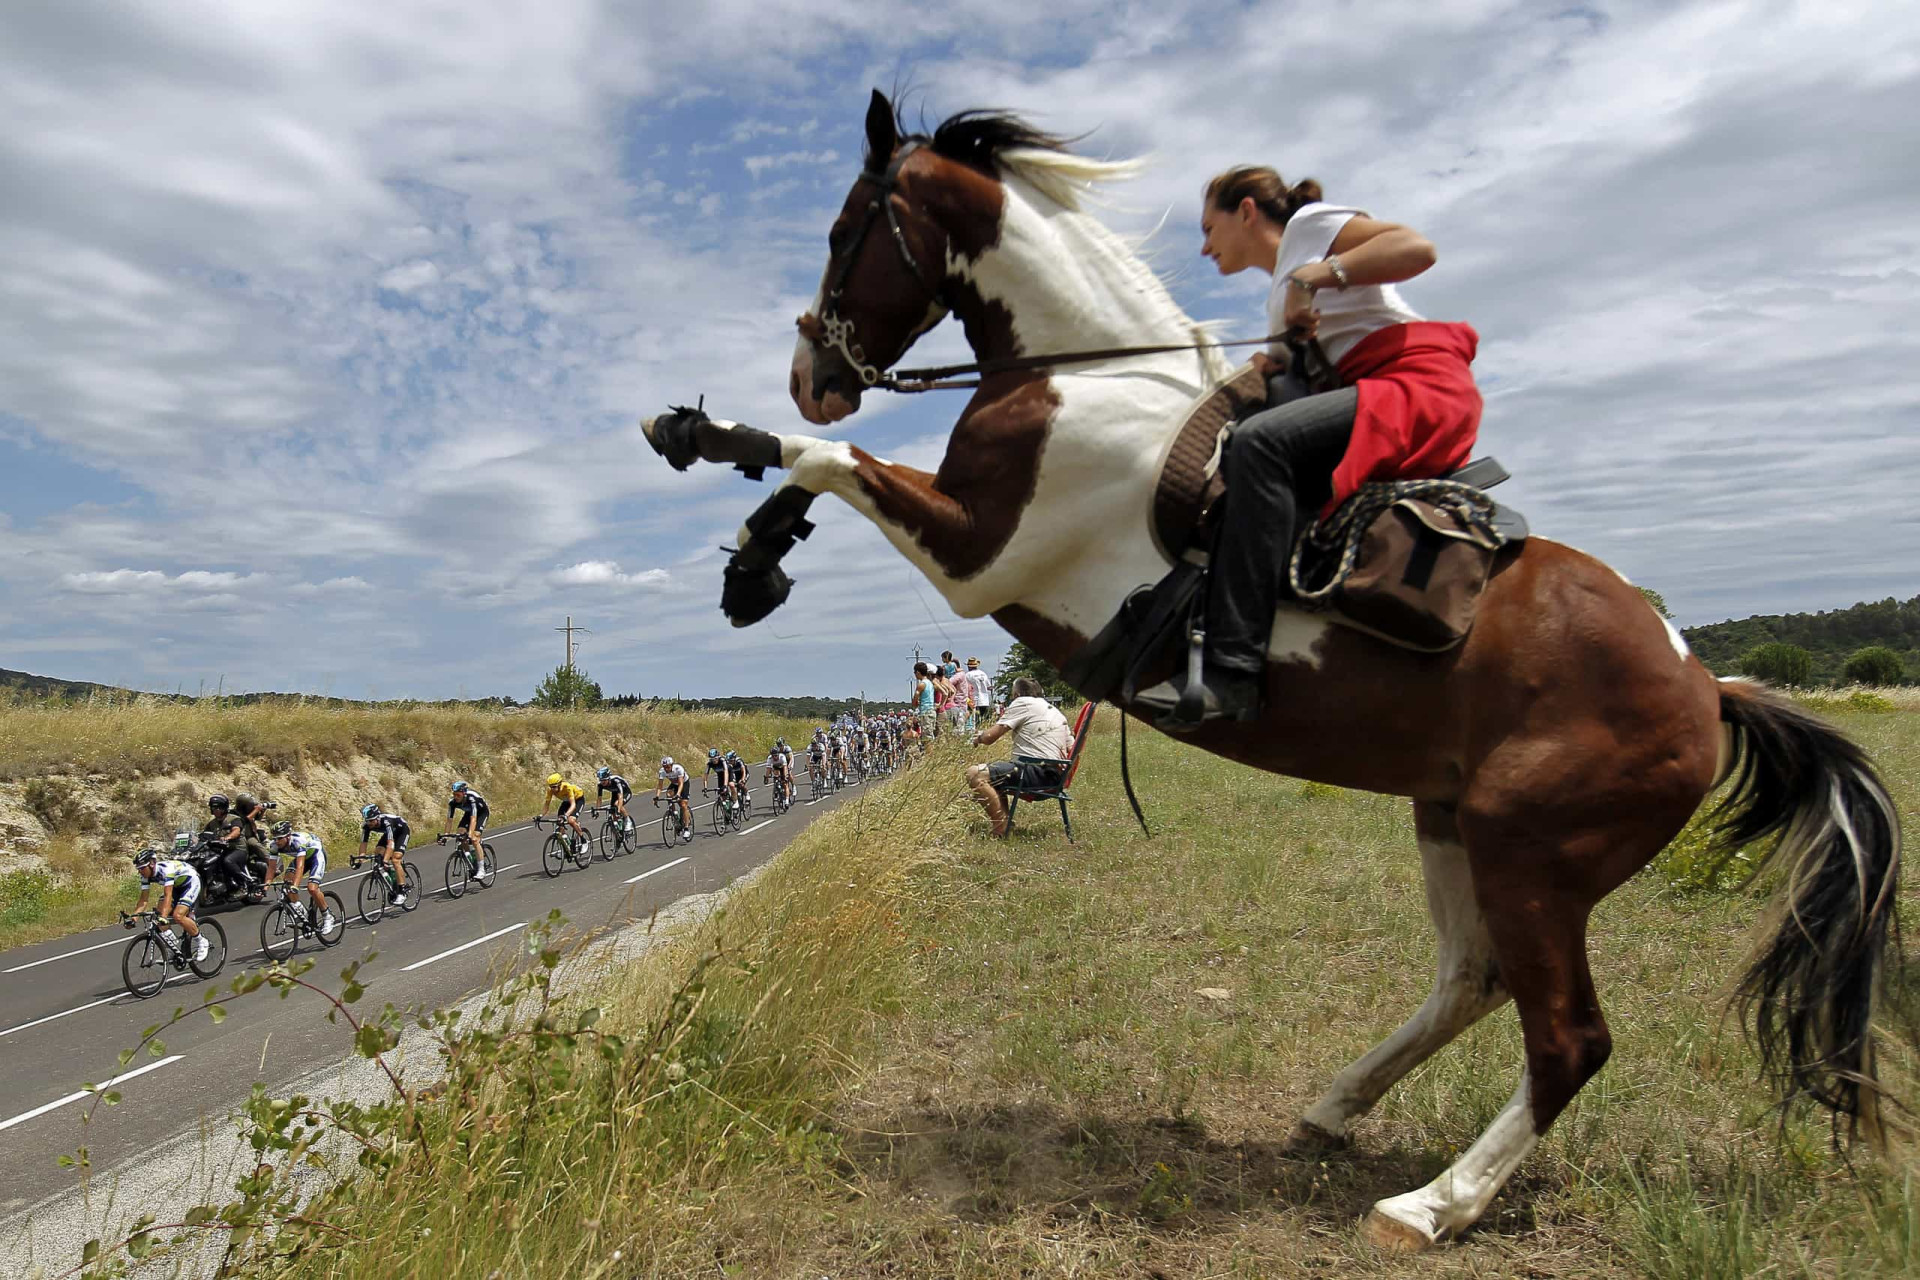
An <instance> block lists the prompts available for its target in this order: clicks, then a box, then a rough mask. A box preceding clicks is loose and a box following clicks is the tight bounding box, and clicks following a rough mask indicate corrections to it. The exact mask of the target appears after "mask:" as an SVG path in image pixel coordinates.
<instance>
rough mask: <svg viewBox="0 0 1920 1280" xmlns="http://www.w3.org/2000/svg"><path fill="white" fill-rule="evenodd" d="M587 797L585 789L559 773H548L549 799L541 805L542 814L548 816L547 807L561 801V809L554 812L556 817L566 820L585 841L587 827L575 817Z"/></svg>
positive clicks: (559, 819) (562, 820)
mask: <svg viewBox="0 0 1920 1280" xmlns="http://www.w3.org/2000/svg"><path fill="white" fill-rule="evenodd" d="M586 798H587V793H586V791H585V790H584V789H582V788H580V787H576V786H574V785H573V784H572V783H571V782H568V781H567V780H566V779H565V778H562V777H561V776H560V775H559V774H557V773H550V774H548V775H547V799H546V802H545V803H544V804H542V805H541V806H540V816H541V817H543V818H544V817H546V816H547V807H548V806H549V805H551V804H553V802H554V801H556V800H557V801H559V802H560V808H559V811H558V812H556V813H555V814H554V817H555V818H556V819H557V820H558V821H561V822H564V823H566V824H567V825H568V826H569V827H572V828H573V831H574V834H575V835H577V836H579V837H580V839H581V840H582V841H585V840H586V839H587V829H586V828H585V827H583V826H581V825H580V820H579V819H578V818H576V817H574V815H575V814H577V813H579V812H580V806H581V805H582V804H583V803H584V802H585V801H586Z"/></svg>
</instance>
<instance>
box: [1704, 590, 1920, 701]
mask: <svg viewBox="0 0 1920 1280" xmlns="http://www.w3.org/2000/svg"><path fill="white" fill-rule="evenodd" d="M1681 634H1682V635H1684V636H1685V637H1686V639H1687V643H1688V644H1689V645H1691V646H1692V648H1693V651H1694V653H1695V654H1697V655H1698V656H1699V658H1700V661H1702V662H1704V663H1706V664H1707V666H1708V667H1710V668H1711V669H1713V670H1714V671H1717V672H1720V673H1721V674H1723V675H1734V674H1739V675H1748V676H1754V677H1756V678H1758V679H1762V680H1767V681H1770V682H1772V683H1774V684H1783V685H1831V684H1878V685H1887V684H1912V683H1914V682H1916V681H1920V596H1915V597H1914V598H1913V599H1911V600H1905V601H1902V600H1897V599H1895V598H1894V597H1892V596H1889V597H1887V598H1886V599H1885V600H1873V601H1867V602H1865V603H1862V604H1856V605H1854V606H1852V607H1851V608H1847V609H1832V610H1827V611H1825V612H1821V613H1789V614H1762V615H1760V616H1757V617H1752V618H1742V619H1740V620H1739V621H1736V622H1716V623H1711V624H1709V625H1707V626H1704V627H1688V628H1687V629H1686V630H1685V631H1683V632H1682V633H1681Z"/></svg>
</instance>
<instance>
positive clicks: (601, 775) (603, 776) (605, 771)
mask: <svg viewBox="0 0 1920 1280" xmlns="http://www.w3.org/2000/svg"><path fill="white" fill-rule="evenodd" d="M593 776H594V777H596V778H598V779H600V781H602V782H605V781H606V780H607V779H608V778H610V777H612V776H613V770H611V769H609V768H607V767H606V766H605V765H601V766H600V772H598V773H596V774H594V775H593Z"/></svg>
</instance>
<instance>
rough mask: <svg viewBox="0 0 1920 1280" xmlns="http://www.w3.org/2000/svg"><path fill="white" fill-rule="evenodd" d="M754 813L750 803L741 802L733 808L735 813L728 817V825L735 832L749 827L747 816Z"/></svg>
mask: <svg viewBox="0 0 1920 1280" xmlns="http://www.w3.org/2000/svg"><path fill="white" fill-rule="evenodd" d="M751 811H752V804H751V802H749V801H744V800H743V801H740V802H738V803H736V804H735V805H734V806H733V812H732V813H730V814H728V815H727V825H728V826H730V827H732V828H733V829H734V830H735V831H738V830H740V828H742V827H744V826H746V825H747V815H748V814H749V813H750V812H751Z"/></svg>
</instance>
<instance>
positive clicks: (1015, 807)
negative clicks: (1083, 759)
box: [1006, 702, 1100, 844]
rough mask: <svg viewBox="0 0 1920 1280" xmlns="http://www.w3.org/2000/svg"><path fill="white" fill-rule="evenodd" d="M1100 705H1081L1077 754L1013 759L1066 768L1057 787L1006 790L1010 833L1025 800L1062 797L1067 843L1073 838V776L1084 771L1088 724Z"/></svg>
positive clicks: (1075, 741)
mask: <svg viewBox="0 0 1920 1280" xmlns="http://www.w3.org/2000/svg"><path fill="white" fill-rule="evenodd" d="M1099 705H1100V704H1099V703H1097V702H1089V703H1087V704H1086V705H1085V706H1083V707H1081V708H1080V714H1079V715H1078V716H1076V717H1074V721H1073V754H1072V755H1070V756H1068V757H1067V758H1066V759H1065V760H1051V759H1048V758H1047V757H1045V756H1022V755H1016V756H1014V758H1013V761H1014V763H1015V764H1052V765H1060V766H1062V767H1063V769H1062V772H1061V775H1060V785H1058V786H1054V787H1015V788H1013V789H1011V790H1009V791H1008V792H1007V793H1006V797H1007V834H1008V835H1012V834H1013V815H1014V814H1015V813H1017V812H1018V811H1019V809H1020V802H1021V801H1022V800H1029V801H1041V800H1058V801H1059V802H1060V825H1061V826H1063V827H1065V828H1066V829H1067V843H1068V844H1072V843H1073V842H1074V841H1073V819H1072V818H1070V817H1068V816H1067V801H1068V800H1069V799H1071V798H1072V797H1070V796H1069V795H1067V788H1069V787H1071V786H1072V785H1073V775H1074V774H1076V773H1078V772H1079V771H1080V753H1081V752H1082V751H1084V750H1086V746H1087V726H1088V725H1089V724H1091V723H1092V722H1093V709H1094V708H1095V707H1097V706H1099Z"/></svg>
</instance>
